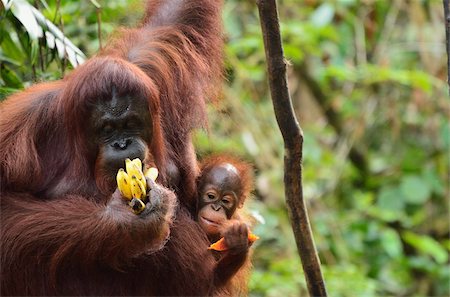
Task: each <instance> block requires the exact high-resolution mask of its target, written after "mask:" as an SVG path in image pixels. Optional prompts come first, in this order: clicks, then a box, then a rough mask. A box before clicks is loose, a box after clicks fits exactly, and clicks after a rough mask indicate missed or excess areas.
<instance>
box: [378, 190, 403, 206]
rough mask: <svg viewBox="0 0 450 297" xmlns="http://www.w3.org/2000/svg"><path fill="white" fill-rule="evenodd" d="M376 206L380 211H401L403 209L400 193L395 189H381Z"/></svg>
mask: <svg viewBox="0 0 450 297" xmlns="http://www.w3.org/2000/svg"><path fill="white" fill-rule="evenodd" d="M377 205H378V207H379V208H381V209H385V210H390V211H401V210H403V208H404V202H403V197H402V193H401V192H400V190H399V189H398V188H397V187H393V186H386V187H383V188H382V189H381V191H380V193H379V194H378V200H377Z"/></svg>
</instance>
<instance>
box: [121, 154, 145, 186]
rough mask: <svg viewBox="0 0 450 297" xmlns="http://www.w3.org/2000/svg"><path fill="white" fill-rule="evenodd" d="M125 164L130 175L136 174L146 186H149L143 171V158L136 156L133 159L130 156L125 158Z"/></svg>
mask: <svg viewBox="0 0 450 297" xmlns="http://www.w3.org/2000/svg"><path fill="white" fill-rule="evenodd" d="M125 166H126V169H127V173H128V175H129V176H133V175H134V176H136V178H137V179H138V180H140V181H141V182H142V183H143V184H144V187H146V186H147V182H146V181H145V177H144V173H142V162H141V160H139V158H136V159H134V160H133V161H131V160H130V159H128V158H127V159H125Z"/></svg>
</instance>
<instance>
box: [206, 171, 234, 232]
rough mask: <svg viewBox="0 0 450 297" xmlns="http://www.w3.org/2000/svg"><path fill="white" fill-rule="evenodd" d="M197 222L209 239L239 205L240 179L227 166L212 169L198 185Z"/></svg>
mask: <svg viewBox="0 0 450 297" xmlns="http://www.w3.org/2000/svg"><path fill="white" fill-rule="evenodd" d="M199 189H200V191H199V194H200V196H199V201H198V209H199V211H198V214H197V221H198V222H199V224H200V226H201V227H202V228H203V230H204V231H205V232H206V233H207V234H208V236H209V237H213V236H217V235H218V234H219V232H220V231H219V229H220V226H221V225H222V223H223V222H224V221H226V220H230V219H231V217H232V216H233V214H234V212H235V211H236V208H237V207H238V205H239V198H240V195H241V183H240V177H239V174H238V172H237V170H236V168H235V167H234V166H233V165H231V164H229V163H225V164H221V165H218V166H215V167H213V168H212V169H211V170H210V171H209V172H207V173H206V174H204V176H203V178H202V180H201V182H200V184H199Z"/></svg>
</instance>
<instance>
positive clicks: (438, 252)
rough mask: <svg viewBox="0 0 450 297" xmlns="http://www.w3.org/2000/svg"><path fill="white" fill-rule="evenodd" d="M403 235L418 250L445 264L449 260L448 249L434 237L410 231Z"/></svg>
mask: <svg viewBox="0 0 450 297" xmlns="http://www.w3.org/2000/svg"><path fill="white" fill-rule="evenodd" d="M402 237H403V239H404V240H405V241H406V242H407V243H409V244H410V245H412V246H413V247H415V248H416V249H417V250H418V251H420V252H422V253H424V254H427V255H430V256H432V257H433V258H434V260H436V262H437V263H439V264H444V263H446V262H447V261H448V253H447V251H446V250H445V248H444V247H443V246H442V245H440V244H439V242H437V241H436V240H434V239H433V238H431V237H429V236H426V235H417V234H414V233H412V232H410V231H405V232H403V234H402Z"/></svg>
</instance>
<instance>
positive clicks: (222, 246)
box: [208, 232, 259, 252]
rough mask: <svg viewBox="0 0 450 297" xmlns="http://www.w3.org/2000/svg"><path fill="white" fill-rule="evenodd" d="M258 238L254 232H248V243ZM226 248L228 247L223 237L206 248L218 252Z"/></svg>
mask: <svg viewBox="0 0 450 297" xmlns="http://www.w3.org/2000/svg"><path fill="white" fill-rule="evenodd" d="M258 239H259V237H258V236H256V235H255V234H253V233H251V232H249V233H248V241H249V242H250V243H253V242H255V241H256V240H258ZM227 249H228V246H227V244H226V243H225V238H223V237H222V238H221V239H219V240H218V241H216V242H215V243H213V244H211V245H210V246H209V247H208V250H214V251H219V252H223V251H226V250H227Z"/></svg>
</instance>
